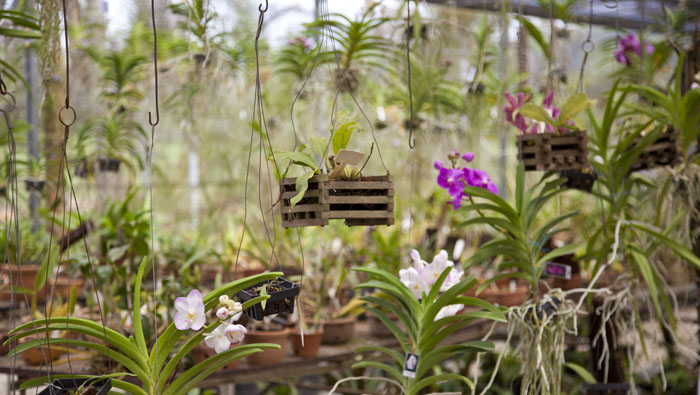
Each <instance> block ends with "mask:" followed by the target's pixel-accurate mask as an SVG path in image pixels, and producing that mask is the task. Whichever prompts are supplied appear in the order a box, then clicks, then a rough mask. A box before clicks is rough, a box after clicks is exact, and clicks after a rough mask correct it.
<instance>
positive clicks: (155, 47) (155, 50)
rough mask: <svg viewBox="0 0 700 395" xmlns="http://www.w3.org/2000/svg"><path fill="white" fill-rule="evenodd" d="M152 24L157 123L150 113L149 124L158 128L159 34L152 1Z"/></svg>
mask: <svg viewBox="0 0 700 395" xmlns="http://www.w3.org/2000/svg"><path fill="white" fill-rule="evenodd" d="M151 22H152V23H153V76H154V78H155V90H156V92H155V99H156V121H155V122H153V117H152V116H151V112H150V111H149V112H148V123H149V124H150V125H151V126H156V125H158V123H159V122H160V109H159V108H158V34H157V33H156V10H155V4H154V1H153V0H151Z"/></svg>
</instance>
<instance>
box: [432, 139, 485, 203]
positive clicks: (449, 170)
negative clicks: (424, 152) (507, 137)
mask: <svg viewBox="0 0 700 395" xmlns="http://www.w3.org/2000/svg"><path fill="white" fill-rule="evenodd" d="M448 158H449V160H450V162H451V164H452V167H445V165H444V164H443V162H442V161H439V160H438V161H435V163H434V164H433V167H435V169H436V170H438V171H439V172H440V173H439V174H438V177H437V183H438V185H439V186H440V187H441V188H443V189H447V191H448V192H449V193H450V196H452V201H451V202H450V204H451V205H452V207H453V208H454V209H455V210H457V209H458V208H459V207H460V205H461V204H462V200H463V198H465V197H468V196H469V195H468V194H467V193H466V192H465V191H464V187H465V186H471V187H476V188H483V189H486V190H488V191H489V192H491V193H493V194H497V193H498V187H497V186H496V184H494V183H493V182H492V181H491V178H490V177H489V175H488V174H486V172H485V171H483V170H480V169H476V168H469V167H467V166H462V167H459V166H457V163H458V162H459V160H460V159H462V160H464V161H465V162H467V163H470V162H471V161H473V160H474V154H473V153H471V152H465V153H464V154H460V153H459V152H457V150H452V151H451V152H450V154H449V155H448Z"/></svg>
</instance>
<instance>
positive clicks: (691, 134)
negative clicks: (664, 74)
mask: <svg viewBox="0 0 700 395" xmlns="http://www.w3.org/2000/svg"><path fill="white" fill-rule="evenodd" d="M684 59H685V56H684V55H683V54H681V55H680V56H679V58H678V65H677V66H676V73H675V76H674V83H673V84H672V85H671V84H669V86H668V89H667V90H668V93H665V92H664V91H662V90H660V89H657V88H654V87H652V86H644V85H633V86H630V87H628V88H627V89H628V90H631V91H632V92H638V93H639V94H640V95H641V96H642V97H644V98H645V99H646V100H647V101H649V102H650V103H651V104H652V105H651V106H643V105H636V104H628V106H629V107H630V108H632V109H633V110H634V111H635V112H638V113H642V114H645V115H647V116H649V117H650V118H651V119H653V120H654V121H655V122H657V123H658V124H661V125H670V126H672V127H673V130H674V131H676V132H677V133H678V134H679V137H680V143H681V144H680V147H681V149H682V153H683V158H684V159H685V160H686V161H687V160H688V159H689V155H690V146H691V145H692V144H693V142H695V141H696V140H697V139H698V136H700V111H698V109H700V89H689V90H688V91H686V92H685V94H683V93H682V92H683V90H682V87H681V82H682V79H683V76H682V73H683V60H684Z"/></svg>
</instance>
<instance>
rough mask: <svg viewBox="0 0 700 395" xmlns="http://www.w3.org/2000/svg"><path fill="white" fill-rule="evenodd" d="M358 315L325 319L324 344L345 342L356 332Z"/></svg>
mask: <svg viewBox="0 0 700 395" xmlns="http://www.w3.org/2000/svg"><path fill="white" fill-rule="evenodd" d="M355 322H357V317H348V318H334V319H330V320H326V321H323V339H322V343H323V344H345V343H347V342H349V341H350V340H351V339H352V337H353V335H354V334H355Z"/></svg>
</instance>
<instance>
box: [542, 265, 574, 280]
mask: <svg viewBox="0 0 700 395" xmlns="http://www.w3.org/2000/svg"><path fill="white" fill-rule="evenodd" d="M545 273H547V276H549V277H558V278H563V279H565V280H570V279H571V266H569V265H562V264H561V263H554V262H549V263H547V268H546V269H545Z"/></svg>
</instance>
